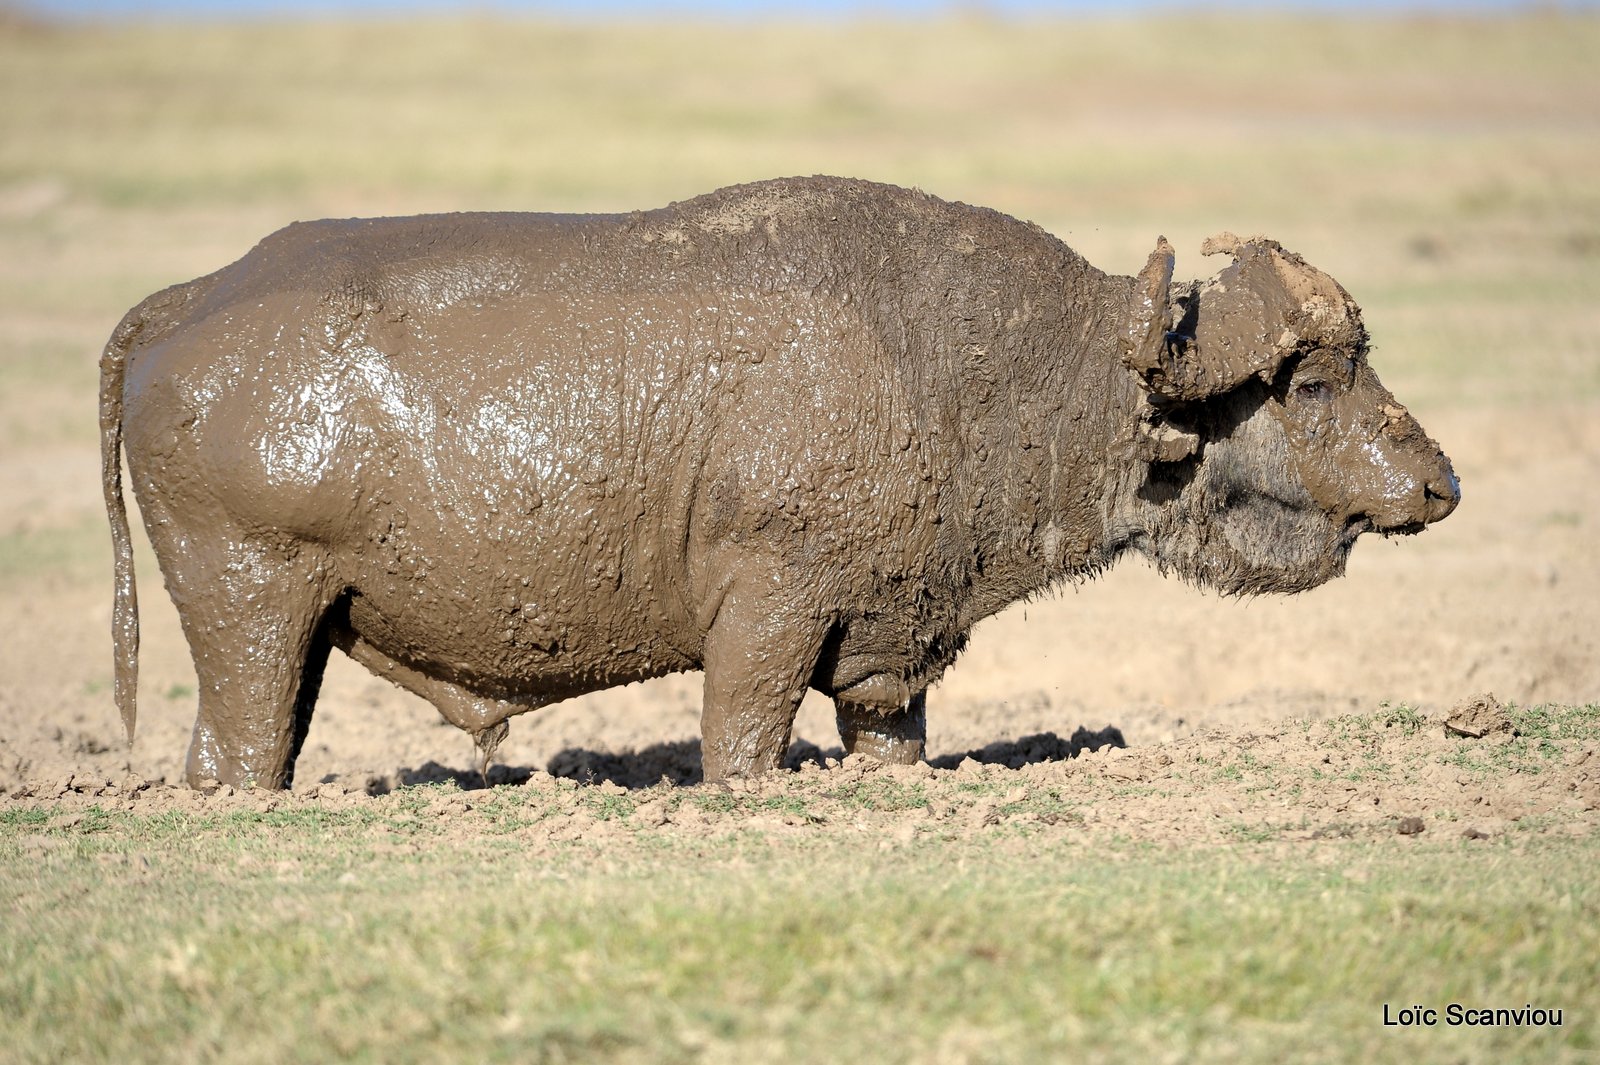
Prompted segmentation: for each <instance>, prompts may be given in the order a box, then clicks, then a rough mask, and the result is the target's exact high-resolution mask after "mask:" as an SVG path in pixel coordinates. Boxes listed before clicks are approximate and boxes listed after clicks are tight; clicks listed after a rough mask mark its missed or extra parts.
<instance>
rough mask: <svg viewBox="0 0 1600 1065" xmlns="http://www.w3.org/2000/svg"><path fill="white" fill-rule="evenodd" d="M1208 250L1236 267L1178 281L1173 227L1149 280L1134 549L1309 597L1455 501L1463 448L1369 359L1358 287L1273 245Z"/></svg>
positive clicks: (1242, 584) (1138, 335) (1140, 345)
mask: <svg viewBox="0 0 1600 1065" xmlns="http://www.w3.org/2000/svg"><path fill="white" fill-rule="evenodd" d="M1201 250H1202V253H1203V254H1214V253H1217V252H1224V253H1227V254H1229V255H1230V256H1231V257H1232V259H1233V261H1232V263H1231V264H1230V265H1229V266H1228V267H1226V268H1225V269H1224V270H1222V272H1221V273H1219V274H1217V275H1216V276H1214V277H1212V278H1210V279H1209V280H1206V281H1196V282H1189V283H1179V284H1176V285H1175V284H1173V282H1172V270H1173V256H1172V249H1171V247H1170V245H1168V244H1167V242H1166V241H1165V240H1164V239H1162V240H1159V241H1158V243H1157V246H1156V250H1155V252H1154V253H1153V254H1152V255H1151V256H1150V259H1149V261H1148V263H1147V264H1146V266H1145V268H1144V270H1143V271H1141V272H1140V274H1139V276H1138V278H1137V279H1136V281H1135V285H1134V296H1133V311H1132V314H1131V315H1130V317H1129V323H1130V324H1129V327H1128V329H1127V332H1126V335H1125V340H1124V345H1123V361H1124V363H1125V364H1126V365H1127V367H1128V369H1129V370H1131V371H1132V372H1133V374H1134V376H1135V379H1136V380H1137V382H1138V385H1139V389H1138V391H1139V401H1138V404H1137V411H1138V413H1137V421H1136V426H1135V431H1134V435H1133V443H1134V447H1133V454H1134V459H1135V461H1134V462H1133V464H1132V465H1133V466H1134V467H1135V469H1134V471H1133V477H1132V480H1131V483H1130V489H1131V495H1132V496H1133V499H1132V500H1131V501H1129V502H1127V504H1126V506H1127V514H1126V516H1125V519H1124V520H1125V521H1126V526H1125V527H1126V529H1127V537H1128V542H1129V543H1130V545H1131V546H1135V547H1138V548H1140V549H1141V550H1143V551H1145V552H1146V553H1147V554H1149V555H1150V556H1152V557H1153V558H1154V559H1155V561H1156V562H1157V564H1158V565H1160V566H1162V567H1164V568H1167V567H1170V568H1171V569H1173V570H1175V571H1177V572H1178V573H1179V574H1180V575H1183V576H1186V577H1189V578H1191V579H1193V580H1196V581H1198V582H1200V583H1203V584H1206V585H1210V586H1213V587H1217V588H1220V589H1222V590H1224V591H1228V592H1261V591H1299V590H1302V589H1305V588H1310V587H1313V586H1315V585H1317V584H1321V583H1322V582H1323V581H1326V580H1328V579H1329V578H1331V577H1335V576H1338V575H1339V574H1340V573H1342V572H1343V570H1344V565H1345V560H1346V558H1347V556H1348V554H1349V551H1350V547H1351V545H1352V544H1353V543H1354V541H1355V539H1356V537H1358V536H1359V535H1361V534H1362V533H1363V532H1368V531H1375V532H1380V533H1386V534H1387V533H1413V532H1417V531H1419V530H1421V529H1422V528H1423V526H1425V525H1427V524H1428V523H1430V522H1434V521H1438V520H1440V519H1441V518H1443V517H1445V516H1446V515H1447V514H1449V513H1450V512H1451V511H1452V510H1454V509H1455V506H1456V504H1457V503H1458V502H1460V499H1461V490H1460V486H1459V484H1458V482H1457V480H1456V476H1455V473H1454V471H1453V470H1452V469H1451V466H1450V460H1449V459H1447V458H1446V457H1445V455H1444V453H1443V452H1442V451H1440V449H1439V445H1438V444H1436V443H1435V442H1434V441H1433V440H1432V439H1431V438H1430V437H1429V436H1428V435H1427V433H1425V432H1424V431H1423V429H1422V427H1421V426H1420V425H1418V424H1417V421H1416V419H1414V418H1413V417H1412V416H1411V414H1410V413H1409V412H1408V411H1407V410H1406V408H1405V406H1404V405H1403V404H1401V403H1400V402H1399V401H1398V400H1396V399H1395V397H1394V395H1393V394H1392V393H1390V392H1389V390H1388V389H1386V388H1384V387H1383V384H1382V383H1381V382H1380V381H1379V380H1378V376H1377V374H1376V373H1374V372H1373V370H1372V367H1371V366H1369V365H1368V363H1367V349H1368V342H1367V331H1366V328H1365V327H1364V326H1363V324H1362V321H1361V309H1360V307H1359V306H1357V304H1356V302H1355V301H1354V300H1353V299H1351V298H1350V295H1349V293H1347V292H1346V291H1345V290H1344V288H1343V287H1342V286H1340V284H1339V283H1338V282H1337V281H1335V280H1334V279H1333V278H1331V277H1329V276H1328V275H1327V274H1325V273H1323V272H1322V271H1320V270H1318V269H1316V268H1315V267H1313V266H1311V265H1309V264H1308V263H1306V261H1305V260H1304V259H1302V258H1300V256H1298V255H1296V254H1294V253H1293V252H1290V251H1287V250H1285V249H1284V248H1283V247H1282V246H1281V245H1279V244H1278V243H1277V242H1275V241H1271V240H1266V239H1261V238H1256V239H1252V240H1247V241H1244V240H1240V239H1238V238H1237V237H1234V236H1233V235H1232V234H1226V233H1225V234H1222V235H1220V236H1217V237H1213V238H1211V239H1210V240H1208V241H1206V242H1205V244H1204V246H1203V247H1202V249H1201Z"/></svg>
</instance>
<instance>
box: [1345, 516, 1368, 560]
mask: <svg viewBox="0 0 1600 1065" xmlns="http://www.w3.org/2000/svg"><path fill="white" fill-rule="evenodd" d="M1372 528H1373V526H1372V519H1371V518H1369V517H1367V516H1366V515H1365V514H1353V515H1351V516H1350V517H1348V518H1346V519H1345V520H1344V529H1343V530H1341V531H1340V533H1339V546H1340V547H1342V548H1344V549H1345V550H1346V551H1348V550H1350V548H1351V547H1352V546H1353V545H1354V544H1355V542H1356V537H1358V536H1360V535H1361V534H1362V533H1364V532H1371V531H1372Z"/></svg>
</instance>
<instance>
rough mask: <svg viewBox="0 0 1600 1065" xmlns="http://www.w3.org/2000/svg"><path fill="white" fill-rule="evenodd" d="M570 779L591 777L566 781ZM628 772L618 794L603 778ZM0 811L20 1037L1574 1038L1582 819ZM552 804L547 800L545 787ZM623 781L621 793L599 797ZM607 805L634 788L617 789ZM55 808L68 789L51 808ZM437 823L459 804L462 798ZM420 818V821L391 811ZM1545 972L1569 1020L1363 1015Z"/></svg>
mask: <svg viewBox="0 0 1600 1065" xmlns="http://www.w3.org/2000/svg"><path fill="white" fill-rule="evenodd" d="M587 790H592V789H587ZM606 798H609V799H614V800H618V802H619V804H627V803H629V802H630V801H631V800H629V799H627V798H626V797H621V796H609V797H606ZM446 801H450V797H449V796H448V794H447V793H445V792H444V791H443V790H442V789H431V788H426V789H414V790H413V791H409V792H400V793H396V794H395V795H393V796H390V797H389V799H388V800H385V801H384V802H383V803H380V804H367V805H365V806H363V807H361V808H360V809H342V810H341V809H324V808H318V807H308V808H300V807H295V808H284V809H279V810H274V811H271V812H266V813H235V814H230V815H225V816H216V815H211V814H204V815H201V814H187V813H169V814H162V815H156V816H150V817H139V816H134V815H131V814H126V813H123V812H120V811H117V812H110V811H105V810H100V809H91V810H89V811H87V813H86V814H85V815H84V816H83V817H82V819H81V820H79V821H77V822H76V823H74V824H71V825H70V827H66V828H55V827H51V823H52V822H51V819H50V817H49V815H48V813H46V812H44V811H37V810H27V809H22V810H10V811H6V812H5V814H4V815H3V816H0V905H3V906H4V908H5V910H6V912H7V913H8V915H10V918H11V919H10V920H8V922H7V930H6V933H5V935H4V936H0V1011H3V1013H4V1015H5V1016H6V1017H7V1018H8V1021H9V1025H10V1029H11V1034H10V1036H9V1039H8V1045H7V1047H6V1048H5V1050H4V1051H0V1057H4V1058H5V1059H6V1060H15V1061H63V1060H119V1061H151V1060H185V1061H207V1060H227V1061H242V1062H250V1061H290V1062H292V1061H316V1060H326V1059H327V1058H328V1057H336V1058H340V1059H346V1060H358V1061H429V1060H440V1059H443V1058H449V1057H451V1056H452V1055H453V1054H455V1053H459V1052H465V1053H467V1054H468V1056H469V1057H471V1058H472V1059H473V1060H487V1061H583V1060H618V1061H668V1062H671V1061H685V1062H687V1061H697V1060H769V1059H775V1058H778V1057H782V1058H785V1059H791V1060H807V1061H836V1060H875V1061H927V1060H940V1059H945V1060H986V1061H989V1060H992V1061H1018V1062H1022V1061H1039V1060H1047V1059H1049V1060H1062V1059H1064V1058H1068V1057H1076V1058H1083V1057H1091V1058H1092V1057H1101V1058H1104V1057H1112V1058H1117V1059H1121V1060H1148V1059H1149V1058H1150V1056H1151V1055H1160V1054H1176V1055H1178V1056H1179V1057H1180V1058H1182V1059H1183V1060H1224V1059H1226V1060H1235V1061H1281V1060H1286V1057H1287V1056H1292V1057H1294V1058H1295V1059H1296V1060H1310V1061H1344V1060H1354V1059H1356V1058H1360V1057H1367V1056H1376V1057H1377V1059H1378V1060H1398V1059H1399V1058H1400V1057H1404V1056H1413V1057H1417V1058H1419V1059H1421V1060H1446V1059H1448V1060H1468V1061H1487V1060H1533V1059H1538V1060H1543V1061H1563V1060H1565V1061H1578V1060H1580V1059H1582V1058H1583V1057H1584V1056H1585V1055H1587V1054H1590V1053H1593V1052H1594V1051H1595V1050H1597V1049H1600V1046H1597V1032H1596V1029H1595V1025H1594V1018H1595V1016H1596V1009H1597V1007H1600V990H1597V988H1596V986H1595V984H1594V982H1593V980H1592V979H1591V977H1592V973H1593V959H1594V958H1595V957H1596V956H1600V886H1597V884H1596V883H1595V881H1594V879H1593V878H1592V877H1590V876H1588V875H1586V872H1585V870H1587V869H1591V868H1593V867H1594V864H1595V862H1596V861H1597V860H1600V839H1596V838H1593V837H1590V838H1585V839H1577V840H1571V839H1556V838H1550V839H1541V840H1538V841H1534V842H1527V841H1523V842H1521V843H1519V844H1516V845H1513V844H1511V843H1507V842H1502V843H1497V844H1492V845H1483V844H1476V845H1469V844H1465V843H1462V842H1458V841H1449V842H1440V843H1426V844H1418V845H1416V846H1414V847H1408V848H1406V849H1405V851H1404V852H1403V853H1399V854H1397V853H1396V852H1395V850H1394V847H1393V846H1392V844H1378V845H1373V844H1366V843H1323V844H1318V845H1317V846H1316V847H1315V848H1311V847H1307V848H1306V849H1304V850H1301V851H1294V850H1288V851H1286V850H1283V849H1281V848H1275V847H1271V846H1267V847H1258V846H1253V845H1251V844H1253V843H1256V842H1259V841H1261V840H1264V839H1267V838H1270V837H1268V836H1264V835H1261V834H1259V832H1258V831H1257V830H1255V829H1252V828H1248V827H1245V828H1241V830H1240V832H1239V833H1238V839H1239V841H1240V842H1242V843H1244V844H1246V846H1244V847H1242V848H1229V849H1221V850H1217V849H1212V850H1206V851H1182V850H1180V851H1165V850H1157V849H1151V848H1147V847H1146V848H1140V847H1129V846H1120V847H1114V848H1113V849H1112V850H1111V852H1110V853H1100V854H1096V855H1085V854H1083V853H1081V851H1080V850H1079V848H1076V847H1074V846H1073V845H1072V836H1071V834H1070V830H1068V829H1063V830H1062V831H1061V832H1060V833H1059V834H1058V835H1057V836H1055V837H1054V838H1052V839H1050V840H1044V839H1040V838H1038V837H1035V836H1030V835H1028V834H1026V833H1025V832H1023V831H1021V830H1020V829H1017V830H1012V829H1009V828H1001V829H999V830H996V831H995V832H993V833H991V834H989V835H987V836H983V837H975V838H968V839H965V840H963V841H961V842H959V843H957V844H955V845H951V844H950V843H949V842H948V841H944V840H937V839H932V838H927V837H923V838H919V839H917V840H915V841H914V842H912V843H911V844H909V845H908V846H905V847H903V848H900V849H897V850H893V851H889V852H884V851H879V850H871V851H867V852H863V851H862V850H861V849H860V848H859V847H858V846H853V845H849V844H847V843H840V842H838V841H837V840H834V841H826V842H821V843H814V844H813V843H808V842H806V840H807V837H806V835H805V833H804V831H803V830H800V831H797V833H795V834H793V835H773V834H771V833H763V832H760V831H757V830H754V829H752V828H749V827H748V826H744V827H740V826H733V827H730V829H729V830H728V831H727V832H725V833H722V834H716V835H713V836H712V837H710V838H706V837H696V838H693V839H683V838H680V837H674V836H672V835H671V834H668V833H657V832H653V831H650V830H646V829H642V828H635V829H628V830H624V831H623V834H622V835H611V836H608V837H607V839H606V841H605V842H604V844H603V845H589V844H587V843H585V842H584V841H583V840H582V839H581V838H580V839H577V840H574V841H571V842H568V843H565V844H561V845H558V846H557V847H556V848H555V849H554V850H550V849H546V850H544V852H542V853H539V854H537V855H530V854H528V853H525V852H524V851H523V849H522V848H520V847H519V846H518V845H517V841H516V840H515V839H514V838H512V837H510V836H507V835H505V834H498V833H496V832H494V831H492V829H493V827H495V826H496V825H500V824H502V823H504V822H506V821H507V820H515V819H516V818H523V819H534V820H537V819H538V818H539V817H541V816H562V815H561V813H560V812H559V811H558V809H557V807H559V806H561V805H562V801H563V800H561V799H560V798H559V796H558V797H557V798H550V797H548V796H546V797H539V796H527V795H524V794H522V793H521V792H518V791H506V792H503V793H497V794H495V795H494V796H493V797H492V798H490V799H489V801H488V802H486V803H485V804H484V805H483V806H481V807H479V808H477V809H474V810H473V811H472V812H471V813H469V814H462V815H461V816H464V817H467V818H468V819H469V824H470V826H471V829H472V830H471V831H467V832H461V831H456V832H454V833H447V832H445V831H444V830H443V829H442V828H441V827H440V826H441V818H439V817H438V816H435V815H434V808H435V807H436V806H437V805H438V804H439V803H441V802H446ZM544 807H548V808H544ZM618 812H619V813H621V809H620V805H619V808H618ZM622 819H623V820H624V821H625V820H626V817H625V816H624V817H623V818H622ZM57 820H59V819H57ZM459 827H460V826H459V825H458V826H457V828H458V829H459ZM396 840H398V841H401V842H404V841H409V840H421V841H422V842H423V843H424V845H423V846H422V847H421V848H420V849H419V850H416V851H415V852H411V851H404V852H402V853H400V854H398V855H397V854H396V853H394V851H393V849H392V848H393V844H394V842H395V841H396ZM1452 1001H1459V1002H1463V1003H1467V1004H1472V1005H1489V1006H1495V1005H1517V1006H1520V1005H1522V1004H1523V1003H1524V1002H1533V1003H1534V1004H1535V1005H1541V1006H1548V1007H1559V1008H1562V1009H1563V1010H1564V1011H1565V1017H1566V1024H1565V1026H1564V1027H1563V1028H1561V1029H1509V1030H1485V1031H1468V1030H1465V1029H1459V1030H1451V1029H1446V1028H1443V1027H1441V1028H1439V1029H1436V1030H1424V1031H1398V1030H1394V1029H1385V1028H1384V1027H1383V1026H1382V1024H1381V1011H1382V1007H1383V1005H1384V1004H1385V1003H1390V1004H1393V1005H1395V1006H1399V1005H1402V1004H1409V1003H1412V1002H1423V1003H1429V1004H1435V1005H1438V1006H1441V1007H1442V1006H1443V1005H1444V1004H1445V1003H1448V1002H1452Z"/></svg>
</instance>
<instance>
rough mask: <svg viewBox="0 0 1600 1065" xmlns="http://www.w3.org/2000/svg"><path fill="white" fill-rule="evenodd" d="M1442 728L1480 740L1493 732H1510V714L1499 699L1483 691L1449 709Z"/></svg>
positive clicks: (1454, 734) (1456, 734)
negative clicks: (1448, 714)
mask: <svg viewBox="0 0 1600 1065" xmlns="http://www.w3.org/2000/svg"><path fill="white" fill-rule="evenodd" d="M1444 728H1445V731H1446V732H1448V733H1450V734H1451V735H1453V736H1466V737H1467V738H1469V739H1474V740H1481V739H1483V738H1484V737H1485V736H1490V735H1494V734H1495V733H1509V732H1511V715H1510V714H1508V713H1506V708H1505V707H1503V706H1501V705H1500V700H1498V699H1496V698H1495V697H1494V696H1493V695H1492V694H1490V693H1488V692H1485V693H1484V694H1482V695H1478V696H1474V697H1473V698H1471V699H1468V700H1467V701H1466V702H1464V703H1461V704H1460V705H1458V706H1457V707H1456V708H1455V709H1454V710H1452V711H1450V716H1449V717H1448V718H1446V719H1445V722H1444Z"/></svg>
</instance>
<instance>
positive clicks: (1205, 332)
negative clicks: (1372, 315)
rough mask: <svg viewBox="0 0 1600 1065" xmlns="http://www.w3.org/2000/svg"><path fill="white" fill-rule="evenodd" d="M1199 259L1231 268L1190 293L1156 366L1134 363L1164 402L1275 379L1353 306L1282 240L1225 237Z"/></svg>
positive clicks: (1335, 284) (1330, 280) (1217, 239)
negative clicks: (1310, 337) (1306, 342)
mask: <svg viewBox="0 0 1600 1065" xmlns="http://www.w3.org/2000/svg"><path fill="white" fill-rule="evenodd" d="M1201 252H1202V253H1203V254H1206V255H1214V254H1217V253H1219V252H1221V253H1226V254H1228V255H1231V256H1232V257H1233V262H1232V263H1231V264H1230V265H1229V266H1227V267H1226V268H1224V269H1223V271H1222V272H1221V273H1219V274H1218V275H1217V276H1216V277H1214V278H1212V279H1210V280H1209V281H1203V282H1199V283H1197V284H1196V285H1195V286H1194V288H1193V290H1192V292H1190V293H1186V294H1185V297H1184V298H1183V299H1182V300H1181V301H1180V302H1181V303H1182V304H1183V305H1184V307H1183V310H1184V314H1183V320H1182V322H1181V323H1180V324H1179V326H1178V328H1177V329H1176V330H1175V331H1173V332H1172V333H1171V334H1169V335H1168V336H1167V337H1166V342H1165V345H1164V347H1165V351H1164V352H1163V353H1162V354H1161V355H1160V356H1158V357H1157V358H1156V359H1155V360H1153V364H1151V363H1150V361H1148V360H1147V361H1146V362H1145V363H1143V364H1133V363H1130V365H1132V366H1133V368H1134V369H1135V370H1136V371H1137V372H1138V373H1139V375H1140V377H1141V378H1142V379H1143V382H1144V385H1145V387H1146V388H1147V389H1148V390H1149V391H1150V393H1151V395H1152V396H1153V397H1156V398H1158V399H1160V400H1165V401H1167V402H1180V403H1182V402H1193V401H1196V400H1202V399H1205V398H1207V397H1210V396H1216V395H1221V394H1222V393H1224V392H1228V391H1230V390H1232V389H1234V388H1237V387H1238V386H1239V385H1241V384H1243V383H1244V382H1245V381H1248V380H1249V379H1250V378H1251V377H1260V378H1262V379H1264V380H1265V379H1270V378H1271V377H1272V375H1273V374H1274V373H1275V372H1276V371H1277V369H1278V366H1279V364H1281V363H1282V362H1283V360H1284V359H1285V358H1286V357H1287V356H1288V355H1289V354H1290V353H1292V352H1293V351H1294V350H1295V349H1296V348H1297V347H1298V346H1299V344H1300V341H1301V338H1302V336H1304V335H1306V334H1307V333H1308V332H1312V333H1323V332H1328V331H1329V328H1328V327H1330V326H1332V325H1333V324H1334V322H1333V321H1332V319H1343V318H1347V317H1348V316H1349V314H1350V309H1351V308H1353V307H1354V304H1353V303H1350V300H1349V296H1348V295H1347V294H1346V293H1345V291H1344V290H1343V289H1342V288H1340V287H1339V284H1338V282H1336V281H1334V280H1333V278H1331V277H1329V276H1328V275H1327V274H1324V273H1322V272H1321V271H1320V270H1317V269H1316V268H1314V267H1312V266H1309V265H1307V264H1306V262H1305V260H1303V259H1301V258H1300V256H1298V255H1295V254H1294V253H1293V252H1289V251H1285V250H1284V248H1283V247H1282V245H1280V244H1278V242H1277V241H1273V240H1266V239H1265V238H1261V237H1256V238H1252V239H1250V240H1240V239H1239V238H1238V237H1236V236H1234V235H1233V234H1231V233H1220V234H1218V235H1217V236H1214V237H1211V238H1210V239H1208V240H1207V241H1206V242H1205V243H1204V244H1203V245H1201Z"/></svg>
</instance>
